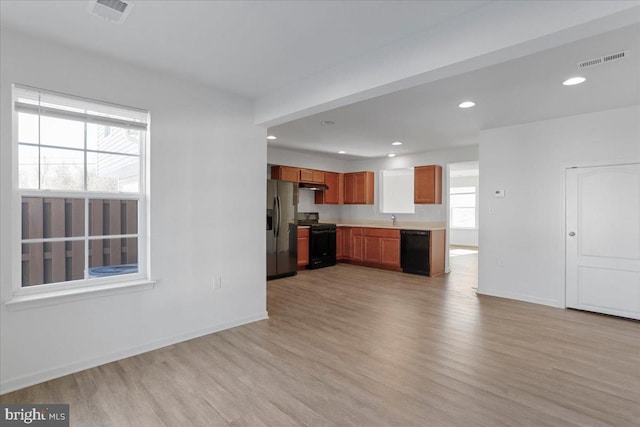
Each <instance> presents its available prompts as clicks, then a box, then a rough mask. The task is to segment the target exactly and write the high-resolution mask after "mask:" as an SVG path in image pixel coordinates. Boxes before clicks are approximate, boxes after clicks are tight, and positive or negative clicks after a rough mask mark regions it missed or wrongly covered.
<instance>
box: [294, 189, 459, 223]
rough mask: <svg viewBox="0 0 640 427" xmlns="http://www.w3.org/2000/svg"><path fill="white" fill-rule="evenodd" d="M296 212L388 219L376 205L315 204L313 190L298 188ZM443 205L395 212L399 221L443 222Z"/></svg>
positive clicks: (322, 217)
mask: <svg viewBox="0 0 640 427" xmlns="http://www.w3.org/2000/svg"><path fill="white" fill-rule="evenodd" d="M298 212H318V213H319V214H320V221H327V220H332V221H341V222H354V221H356V222H357V221H387V220H389V221H390V218H391V214H390V213H381V212H380V211H379V210H378V205H377V204H374V205H316V204H315V196H314V192H313V191H310V190H300V199H299V201H298ZM445 212H446V210H445V207H444V205H416V212H415V213H413V214H395V215H396V218H397V221H400V222H443V221H446V219H447V218H446V214H445Z"/></svg>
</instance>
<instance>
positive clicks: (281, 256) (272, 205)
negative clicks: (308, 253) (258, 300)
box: [267, 179, 298, 280]
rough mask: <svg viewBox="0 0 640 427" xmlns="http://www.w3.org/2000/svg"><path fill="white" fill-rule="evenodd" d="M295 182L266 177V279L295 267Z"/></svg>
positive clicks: (287, 273)
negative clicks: (267, 178)
mask: <svg viewBox="0 0 640 427" xmlns="http://www.w3.org/2000/svg"><path fill="white" fill-rule="evenodd" d="M297 211H298V188H297V183H295V182H288V181H277V180H275V179H269V180H267V280H270V279H276V278H278V277H285V276H293V275H294V274H296V272H297V270H298V221H297V219H296V214H297Z"/></svg>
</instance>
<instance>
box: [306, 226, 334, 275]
mask: <svg viewBox="0 0 640 427" xmlns="http://www.w3.org/2000/svg"><path fill="white" fill-rule="evenodd" d="M309 258H310V259H309V268H311V269H313V268H320V267H329V266H332V265H336V227H335V226H328V227H311V232H310V233H309Z"/></svg>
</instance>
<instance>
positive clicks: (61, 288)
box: [7, 84, 152, 306]
mask: <svg viewBox="0 0 640 427" xmlns="http://www.w3.org/2000/svg"><path fill="white" fill-rule="evenodd" d="M25 90H26V91H30V92H34V93H37V94H38V97H39V96H40V95H39V94H40V93H44V94H52V95H55V96H59V97H62V98H66V99H69V100H71V101H72V100H79V101H82V102H85V103H87V105H93V106H100V105H104V106H108V107H116V108H120V109H124V110H129V111H131V112H132V114H135V113H136V112H137V113H140V114H144V115H145V116H146V118H147V123H148V122H149V121H150V118H151V116H150V113H149V112H148V111H145V110H140V109H137V108H132V107H125V106H120V105H116V104H109V103H104V102H101V101H96V100H92V99H87V98H80V97H76V96H73V95H66V94H60V93H57V92H52V91H46V90H43V89H37V88H32V87H29V86H23V85H18V84H13V85H12V100H11V101H12V111H11V114H12V144H11V154H12V165H11V167H12V174H11V178H12V197H11V199H12V205H13V206H12V216H11V224H13V226H12V227H11V228H12V238H13V243H12V245H11V246H12V254H11V269H12V272H11V273H12V274H11V279H12V290H13V295H12V299H11V300H10V301H14V302H13V303H11V302H7V304H8V305H9V304H14V303H20V302H21V301H23V300H25V301H26V300H28V301H35V300H42V301H44V300H51V299H56V298H57V297H59V296H64V295H81V294H83V295H84V294H86V295H87V296H92V295H98V294H99V293H100V292H101V291H102V290H103V288H104V290H105V291H106V288H107V287H108V288H110V289H112V291H111V292H114V291H113V290H117V289H123V288H126V287H129V286H131V285H132V284H136V283H152V281H150V280H149V278H150V277H151V273H150V270H149V265H150V262H149V255H150V250H149V239H148V233H149V231H150V229H149V223H150V221H149V219H148V218H147V212H148V210H147V207H146V205H147V203H148V200H149V193H148V190H149V186H148V175H147V165H146V163H147V162H148V161H149V158H148V157H146V153H147V150H148V148H147V144H148V142H149V135H148V134H149V130H148V129H146V124H145V129H141V130H142V132H141V137H140V151H139V153H138V154H137V155H135V157H139V158H140V159H141V161H139V162H138V165H139V171H138V173H139V191H138V192H135V193H131V192H128V193H124V192H94V191H84V190H82V191H69V190H39V189H38V190H33V189H20V188H19V176H18V175H19V174H18V169H19V168H18V167H17V165H18V161H19V159H18V151H19V150H18V147H19V145H20V142H19V141H18V112H19V110H20V108H23V109H24V108H29V109H32V110H33V111H34V112H35V114H37V115H38V117H40V115H41V114H40V113H41V110H42V109H47V108H49V107H42V106H39V105H31V104H28V103H22V102H18V101H17V98H18V97H19V96H20V91H22V92H23V94H24V91H25ZM60 105H63V103H61V104H60ZM49 109H50V110H55V112H56V114H58V113H60V114H67V113H70V114H71V115H74V117H76V118H79V117H81V116H82V117H84V118H83V120H84V119H87V120H89V119H88V118H87V117H88V116H91V117H93V116H94V115H92V114H83V113H77V112H76V113H73V112H68V111H66V110H59V109H55V108H53V109H51V108H49ZM96 117H98V118H101V116H99V115H98V116H96ZM92 120H93V119H92ZM114 120H118V119H114ZM125 122H126V121H125ZM136 123H138V124H140V123H142V122H136ZM84 139H85V141H84V144H85V145H84V148H83V149H82V150H78V151H83V152H84V153H85V169H86V153H87V147H86V143H87V136H86V123H85V138H84ZM89 151H92V150H89ZM85 172H86V170H85ZM86 183H87V175H86V173H85V188H86ZM22 197H37V198H72V199H82V200H84V201H85V209H84V211H85V212H84V214H85V233H84V236H82V237H69V238H41V239H26V240H22V235H21V227H20V226H19V225H20V224H21V221H22V213H21V201H22ZM92 199H108V200H113V199H116V200H136V201H137V202H138V234H131V235H109V236H90V235H89V230H88V226H89V209H88V205H89V200H92ZM118 238H137V239H138V273H132V274H127V275H114V276H109V277H101V278H89V277H88V271H89V266H88V262H87V261H88V257H89V250H88V245H89V241H90V240H103V239H118ZM82 240H84V242H85V251H84V264H85V269H84V270H85V274H84V276H85V277H84V278H83V279H82V280H74V281H65V282H58V283H47V284H42V285H36V286H29V287H23V286H22V279H21V261H22V255H21V252H22V251H21V250H20V248H21V245H22V244H23V243H40V242H58V241H82ZM123 280H124V281H125V282H123ZM107 285H108V286H107ZM36 295H41V296H42V298H35V296H36ZM27 297H28V298H27ZM31 305H34V304H31ZM39 305H48V304H37V305H35V306H39Z"/></svg>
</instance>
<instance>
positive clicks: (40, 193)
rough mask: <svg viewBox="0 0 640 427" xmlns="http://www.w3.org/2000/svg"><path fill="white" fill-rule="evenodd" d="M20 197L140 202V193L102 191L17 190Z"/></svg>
mask: <svg viewBox="0 0 640 427" xmlns="http://www.w3.org/2000/svg"><path fill="white" fill-rule="evenodd" d="M18 191H19V192H20V196H21V197H43V198H45V199H54V198H60V199H92V200H93V199H108V200H111V199H125V200H141V199H142V192H137V193H132V192H128V193H125V192H122V191H114V192H109V193H107V192H104V191H82V190H77V191H69V190H33V189H28V188H25V189H20V188H18Z"/></svg>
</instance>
